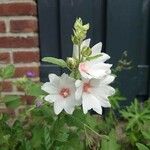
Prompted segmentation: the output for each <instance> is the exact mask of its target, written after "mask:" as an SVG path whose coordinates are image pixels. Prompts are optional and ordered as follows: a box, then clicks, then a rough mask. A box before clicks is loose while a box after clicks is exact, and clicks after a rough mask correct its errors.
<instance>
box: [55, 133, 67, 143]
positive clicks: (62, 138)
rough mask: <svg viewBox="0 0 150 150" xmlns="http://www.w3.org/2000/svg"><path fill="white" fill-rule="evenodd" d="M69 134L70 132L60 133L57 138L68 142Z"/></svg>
mask: <svg viewBox="0 0 150 150" xmlns="http://www.w3.org/2000/svg"><path fill="white" fill-rule="evenodd" d="M68 137H69V134H68V133H59V134H58V136H57V138H56V140H57V141H60V142H66V141H67V140H68Z"/></svg>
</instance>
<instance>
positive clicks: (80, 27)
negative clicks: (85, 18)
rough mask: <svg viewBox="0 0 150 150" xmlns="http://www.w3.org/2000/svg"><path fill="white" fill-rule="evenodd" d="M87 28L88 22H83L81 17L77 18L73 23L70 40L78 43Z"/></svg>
mask: <svg viewBox="0 0 150 150" xmlns="http://www.w3.org/2000/svg"><path fill="white" fill-rule="evenodd" d="M88 30H89V24H85V25H84V24H83V22H82V19H81V18H78V19H77V20H76V22H75V23H74V29H73V34H74V35H72V37H71V39H72V42H73V43H74V44H76V45H78V44H80V42H82V41H83V40H84V39H85V38H86V34H87V31H88Z"/></svg>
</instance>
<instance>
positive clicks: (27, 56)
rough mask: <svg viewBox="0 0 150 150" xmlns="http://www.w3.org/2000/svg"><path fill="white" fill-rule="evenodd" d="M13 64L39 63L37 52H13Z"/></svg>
mask: <svg viewBox="0 0 150 150" xmlns="http://www.w3.org/2000/svg"><path fill="white" fill-rule="evenodd" d="M13 60H14V63H31V62H39V52H14V53H13Z"/></svg>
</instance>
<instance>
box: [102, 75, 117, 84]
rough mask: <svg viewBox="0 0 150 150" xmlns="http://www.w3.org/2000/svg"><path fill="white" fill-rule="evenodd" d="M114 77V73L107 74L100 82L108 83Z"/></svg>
mask: <svg viewBox="0 0 150 150" xmlns="http://www.w3.org/2000/svg"><path fill="white" fill-rule="evenodd" d="M114 79H115V76H114V75H107V76H105V77H104V78H103V79H102V80H101V81H100V82H101V84H110V83H112V82H113V81H114Z"/></svg>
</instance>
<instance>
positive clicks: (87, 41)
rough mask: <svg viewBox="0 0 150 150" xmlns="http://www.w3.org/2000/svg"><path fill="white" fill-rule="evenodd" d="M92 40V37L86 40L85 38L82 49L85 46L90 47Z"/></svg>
mask: <svg viewBox="0 0 150 150" xmlns="http://www.w3.org/2000/svg"><path fill="white" fill-rule="evenodd" d="M90 41H91V39H86V40H84V41H83V42H82V44H81V49H82V48H83V47H89V46H90Z"/></svg>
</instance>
